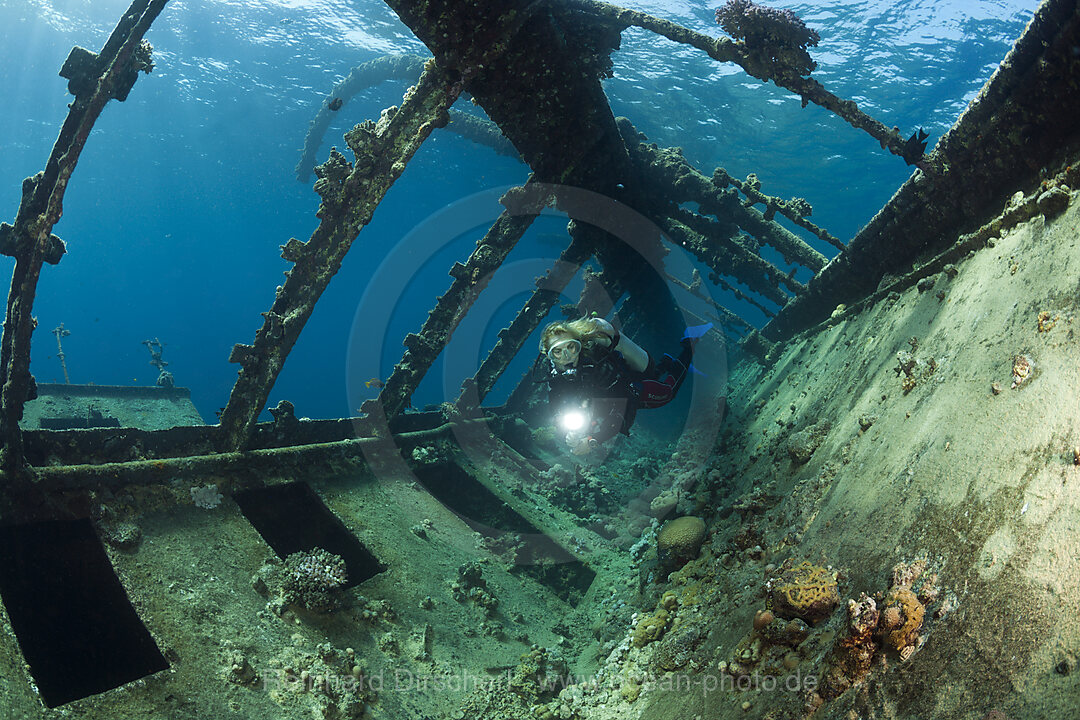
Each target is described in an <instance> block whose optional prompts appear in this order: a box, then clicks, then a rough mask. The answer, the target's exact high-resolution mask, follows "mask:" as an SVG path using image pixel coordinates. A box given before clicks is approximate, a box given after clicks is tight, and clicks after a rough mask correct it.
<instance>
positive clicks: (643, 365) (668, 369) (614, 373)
mask: <svg viewBox="0 0 1080 720" xmlns="http://www.w3.org/2000/svg"><path fill="white" fill-rule="evenodd" d="M710 328H712V325H711V324H706V325H697V326H695V327H691V328H687V331H686V336H685V337H683V339H682V341H681V345H682V351H681V352H680V353H679V356H678V357H677V358H676V357H672V356H671V355H664V357H663V358H662V359H661V360H660V362H659V363H654V362H653V359H652V358H651V357H650V356H649V353H647V352H645V350H643V349H642V348H641V347H640V346H638V345H637V344H636V343H635V342H634V341H633V340H630V339H629V338H627V337H624V336H623V335H621V334H620V333H619V331H618V330H616V329H615V327H614V326H613V325H612V324H611V323H609V322H608V321H607V320H604V319H603V318H582V319H579V320H574V321H571V322H554V323H551V324H550V325H548V326H547V327H546V328H544V331H543V333H542V334H541V335H540V352H541V353H542V354H543V355H544V357H546V358H547V360H548V374H547V377H546V378H545V380H546V382H547V383H548V402H549V404H550V405H551V409H552V411H553V414H554V416H555V419H556V422H557V423H558V425H559V426H560V427H561V428H562V429H563V430H564V431H566V436H565V439H566V444H567V445H569V446H570V450H571V452H573V453H574V454H575V455H586V454H588V453H589V452H591V451H593V450H594V449H596V448H597V447H598V446H599V445H600V444H601V443H604V442H607V441H608V440H610V439H611V438H613V437H615V436H616V435H618V434H619V433H620V432H621V433H623V434H624V435H629V434H630V426H631V425H633V423H634V417H635V415H636V414H637V411H638V409H639V408H658V407H661V406H663V405H666V404H667V403H669V402H671V400H672V398H674V397H675V394H676V393H677V392H678V391H679V387H680V386H681V385H682V383H683V380H684V379H685V378H686V374H687V372H688V371H689V369H690V359H691V357H692V356H693V353H694V345H695V344H696V343H697V341H698V340H699V339H700V338H701V336H702V335H704V334H705V333H706V332H708V331H709V329H710Z"/></svg>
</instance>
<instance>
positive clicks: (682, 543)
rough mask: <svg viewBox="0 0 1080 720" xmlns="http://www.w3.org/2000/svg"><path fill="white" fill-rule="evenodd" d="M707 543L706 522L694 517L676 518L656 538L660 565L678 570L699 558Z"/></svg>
mask: <svg viewBox="0 0 1080 720" xmlns="http://www.w3.org/2000/svg"><path fill="white" fill-rule="evenodd" d="M704 541H705V522H704V521H703V520H702V519H701V518H699V517H694V516H693V515H686V516H684V517H680V518H675V519H674V520H672V521H670V522H669V523H668V524H667V525H665V526H664V528H663V529H662V530H661V531H660V533H659V534H658V535H657V536H656V552H657V555H658V556H659V558H660V565H661V566H663V567H665V568H671V569H674V568H677V567H680V566H682V565H685V564H686V563H687V562H689V561H690V560H693V559H694V558H695V557H697V554H698V550H700V549H701V543H702V542H704Z"/></svg>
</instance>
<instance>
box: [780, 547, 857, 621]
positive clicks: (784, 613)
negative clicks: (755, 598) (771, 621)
mask: <svg viewBox="0 0 1080 720" xmlns="http://www.w3.org/2000/svg"><path fill="white" fill-rule="evenodd" d="M765 589H766V591H767V592H768V596H769V603H770V607H771V608H772V611H773V612H774V613H775V614H776V616H777V617H782V618H789V619H791V618H802V619H803V620H805V621H806V622H808V623H815V622H817V621H818V620H821V619H823V618H826V617H828V616H829V615H831V614H832V611H833V610H834V609H835V608H836V606H837V605H839V604H840V595H839V594H838V592H837V584H836V574H835V573H833V572H830V571H829V570H827V569H825V568H823V567H821V566H820V565H814V564H812V563H810V562H808V561H805V560H804V561H803V562H801V563H799V564H798V565H796V566H794V567H788V568H785V569H782V570H781V572H780V573H779V575H777V577H775V578H771V579H770V580H769V581H768V582H767V583H766V584H765Z"/></svg>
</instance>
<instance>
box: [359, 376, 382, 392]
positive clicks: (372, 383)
mask: <svg viewBox="0 0 1080 720" xmlns="http://www.w3.org/2000/svg"><path fill="white" fill-rule="evenodd" d="M364 385H366V386H367V387H369V388H375V389H376V390H382V389H383V388H384V387H385V386H386V383H384V382H383V381H382V380H380V379H379V378H371V379H370V380H367V381H365V382H364Z"/></svg>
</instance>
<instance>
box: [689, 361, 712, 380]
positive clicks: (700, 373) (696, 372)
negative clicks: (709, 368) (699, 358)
mask: <svg viewBox="0 0 1080 720" xmlns="http://www.w3.org/2000/svg"><path fill="white" fill-rule="evenodd" d="M690 372H692V373H693V374H694V375H700V376H701V377H708V375H706V374H705V373H703V372H701V371H700V370H698V369H697V368H696V367H694V363H690Z"/></svg>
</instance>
